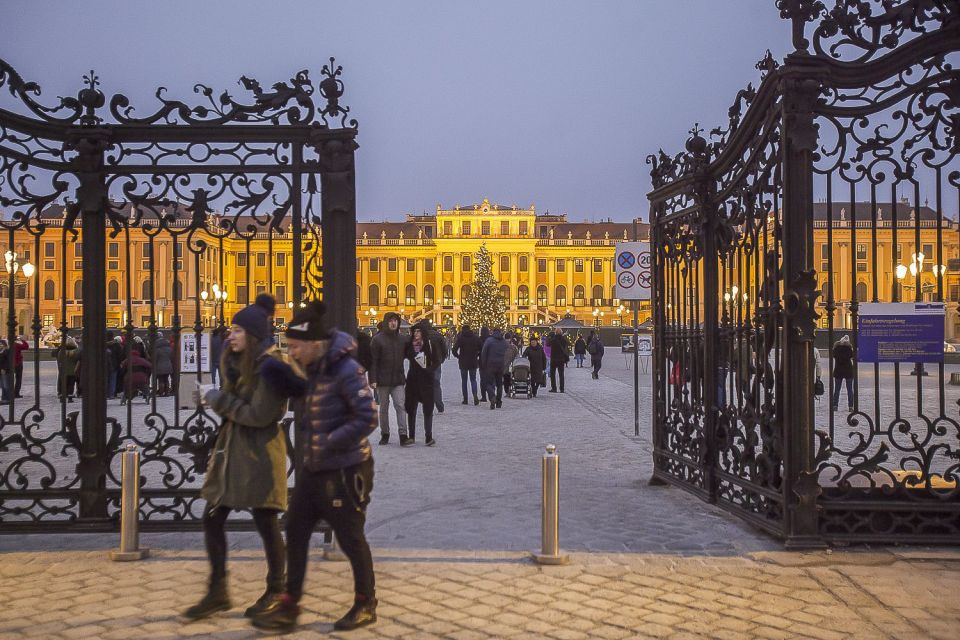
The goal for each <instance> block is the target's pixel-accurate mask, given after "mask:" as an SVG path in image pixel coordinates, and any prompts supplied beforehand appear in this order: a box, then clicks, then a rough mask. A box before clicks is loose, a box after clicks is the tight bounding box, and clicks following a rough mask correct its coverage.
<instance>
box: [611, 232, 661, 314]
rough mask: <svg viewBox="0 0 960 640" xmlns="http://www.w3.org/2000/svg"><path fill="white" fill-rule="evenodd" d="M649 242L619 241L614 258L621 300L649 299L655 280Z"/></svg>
mask: <svg viewBox="0 0 960 640" xmlns="http://www.w3.org/2000/svg"><path fill="white" fill-rule="evenodd" d="M652 262H653V260H652V259H651V256H650V243H649V242H620V243H617V257H616V259H615V260H614V265H615V273H616V274H617V298H619V299H621V300H649V299H650V285H651V282H652V280H653V278H652V275H651V271H650V267H651V264H652Z"/></svg>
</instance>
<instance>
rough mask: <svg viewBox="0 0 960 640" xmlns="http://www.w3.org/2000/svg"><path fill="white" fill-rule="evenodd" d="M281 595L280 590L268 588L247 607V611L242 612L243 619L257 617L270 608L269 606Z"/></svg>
mask: <svg viewBox="0 0 960 640" xmlns="http://www.w3.org/2000/svg"><path fill="white" fill-rule="evenodd" d="M281 593H283V590H282V589H270V588H269V587H268V588H267V590H266V591H264V592H263V595H262V596H260V597H259V598H257V601H256V602H254V603H253V604H252V605H250V606H249V607H247V610H246V611H244V612H243V616H244V617H245V618H255V617H256V616H259V615H260V614H262V613H263V612H265V611H266V610H267V609H268V608H269V607H270V604H271V603H272V602H273V601H274V600H275V599H277V598H278V597H279V596H280V594H281Z"/></svg>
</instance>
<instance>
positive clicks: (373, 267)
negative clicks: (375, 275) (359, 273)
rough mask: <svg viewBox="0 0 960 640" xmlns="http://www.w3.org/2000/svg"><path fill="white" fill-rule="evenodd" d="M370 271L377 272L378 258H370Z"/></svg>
mask: <svg viewBox="0 0 960 640" xmlns="http://www.w3.org/2000/svg"><path fill="white" fill-rule="evenodd" d="M369 269H370V271H372V272H379V271H380V258H370V266H369Z"/></svg>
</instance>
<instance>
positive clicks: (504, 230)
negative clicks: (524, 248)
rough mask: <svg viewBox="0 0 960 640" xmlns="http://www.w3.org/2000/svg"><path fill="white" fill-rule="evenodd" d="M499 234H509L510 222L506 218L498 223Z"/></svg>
mask: <svg viewBox="0 0 960 640" xmlns="http://www.w3.org/2000/svg"><path fill="white" fill-rule="evenodd" d="M500 235H502V236H508V235H510V222H509V221H508V220H504V221H502V222H501V223H500Z"/></svg>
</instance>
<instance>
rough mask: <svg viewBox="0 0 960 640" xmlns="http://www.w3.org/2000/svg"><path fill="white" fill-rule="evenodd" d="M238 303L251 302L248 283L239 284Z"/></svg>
mask: <svg viewBox="0 0 960 640" xmlns="http://www.w3.org/2000/svg"><path fill="white" fill-rule="evenodd" d="M237 304H250V298H249V297H248V296H247V285H245V284H239V285H237Z"/></svg>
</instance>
